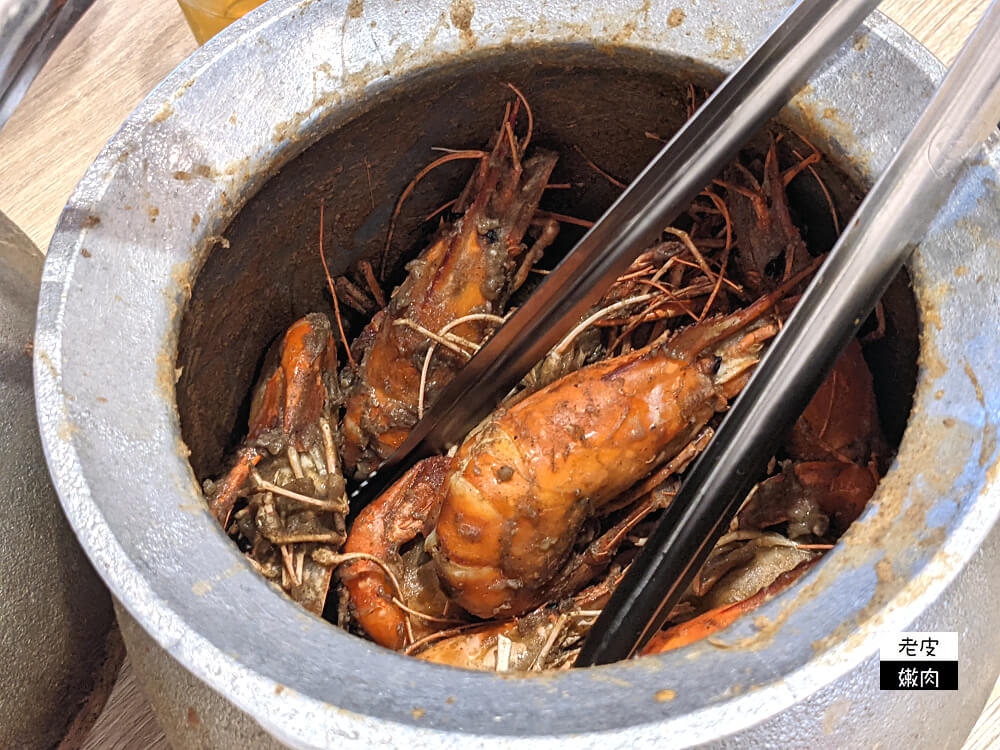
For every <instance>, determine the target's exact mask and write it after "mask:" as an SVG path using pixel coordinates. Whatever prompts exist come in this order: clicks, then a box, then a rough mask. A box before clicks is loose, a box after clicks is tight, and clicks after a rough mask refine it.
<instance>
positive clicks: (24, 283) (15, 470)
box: [0, 213, 125, 750]
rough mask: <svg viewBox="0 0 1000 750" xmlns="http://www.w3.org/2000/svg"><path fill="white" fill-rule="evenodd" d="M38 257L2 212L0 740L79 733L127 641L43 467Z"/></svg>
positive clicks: (43, 744)
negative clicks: (36, 353)
mask: <svg viewBox="0 0 1000 750" xmlns="http://www.w3.org/2000/svg"><path fill="white" fill-rule="evenodd" d="M42 261H43V256H42V254H41V253H40V252H39V251H38V249H37V248H36V247H35V246H34V244H32V242H31V241H30V240H29V239H28V237H27V235H25V234H24V233H23V232H22V231H21V230H20V229H18V228H17V226H15V224H14V223H13V222H12V221H10V219H8V218H7V217H6V216H4V215H3V214H2V213H0V404H2V405H3V406H2V408H0V675H2V676H3V677H2V681H3V689H0V747H3V748H15V747H16V748H24V749H25V750H43V749H44V748H51V747H56V746H57V745H60V743H65V744H63V745H62V746H63V747H74V746H76V745H77V744H78V743H80V742H82V740H83V737H84V736H85V735H86V733H87V731H88V730H89V728H90V726H91V725H92V724H93V723H94V721H95V720H96V718H97V715H98V714H99V713H100V711H101V708H103V706H104V703H105V701H106V700H107V697H108V694H109V693H110V692H111V686H112V684H113V682H114V676H115V674H116V673H117V671H118V667H119V665H120V664H121V660H122V657H123V656H124V653H125V650H124V646H123V645H122V642H121V637H120V636H119V634H118V629H117V628H116V627H115V620H114V614H113V613H112V611H111V597H110V596H109V595H108V592H107V589H105V587H104V584H103V583H102V582H101V579H100V578H98V576H97V574H96V573H95V572H94V570H93V568H92V567H91V565H90V563H89V562H88V561H87V558H86V556H85V555H84V554H83V551H82V550H81V549H80V545H79V544H78V543H77V541H76V537H75V536H74V534H73V531H72V529H71V528H70V527H69V524H67V523H66V518H65V516H64V515H63V512H62V508H60V506H59V499H58V497H57V496H56V493H55V491H54V490H53V489H52V484H51V482H50V481H49V475H48V471H47V470H46V467H45V457H44V455H43V454H42V444H41V440H40V439H39V436H38V425H37V422H36V420H35V398H34V392H33V389H32V376H31V343H32V338H33V335H34V330H33V329H34V325H35V307H36V303H37V299H38V285H39V282H40V281H41V276H42Z"/></svg>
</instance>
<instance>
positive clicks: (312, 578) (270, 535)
mask: <svg viewBox="0 0 1000 750" xmlns="http://www.w3.org/2000/svg"><path fill="white" fill-rule="evenodd" d="M336 367H337V360H336V349H335V347H334V343H333V336H332V332H331V329H330V322H329V320H327V318H326V317H325V316H323V315H321V314H319V313H312V314H310V315H307V316H306V317H304V318H302V319H300V320H298V321H296V322H295V323H293V324H292V325H291V327H289V328H288V330H287V331H286V333H285V335H284V336H283V337H282V338H281V340H280V342H279V344H278V345H277V346H276V347H275V348H274V349H272V351H271V352H270V354H269V355H268V357H267V361H266V363H265V366H264V376H263V377H262V378H261V380H260V382H259V383H258V385H257V387H256V389H255V391H254V395H253V399H252V402H251V407H250V428H249V434H248V435H247V438H246V440H245V441H244V443H243V446H242V447H241V449H240V451H239V452H238V454H237V456H236V460H235V463H234V465H233V467H232V468H231V469H230V470H229V472H228V473H227V474H226V475H225V476H224V477H223V478H222V479H221V480H219V481H218V482H214V483H213V482H207V483H206V494H207V495H208V503H209V508H210V509H211V511H212V513H213V514H214V515H215V517H216V518H217V519H218V521H219V523H220V524H221V525H222V526H223V528H225V529H226V530H227V531H228V532H229V533H230V534H232V535H234V536H235V537H236V538H237V539H238V540H239V541H240V544H241V547H242V548H243V549H244V551H245V552H246V554H247V555H248V557H249V558H250V560H251V562H252V563H253V564H254V565H255V567H257V568H258V570H260V572H261V573H262V574H263V575H264V576H265V577H266V578H269V579H271V580H274V581H275V582H276V583H279V585H281V587H282V588H283V589H284V590H285V591H286V592H287V593H288V594H289V595H290V596H291V597H292V599H294V600H295V601H297V602H299V603H300V604H302V606H304V607H305V608H306V609H308V610H310V611H311V612H313V613H315V614H317V615H318V614H321V613H322V611H323V607H324V604H325V602H326V595H327V591H328V589H329V586H330V579H331V575H332V572H333V568H332V567H331V566H330V565H329V564H328V563H326V562H325V561H324V559H323V555H324V553H327V552H330V551H332V550H336V549H338V548H339V547H340V545H341V544H343V542H344V540H345V538H346V536H347V535H346V525H345V516H346V514H347V510H348V503H347V496H346V493H345V485H344V478H343V475H342V474H341V471H340V466H339V462H338V459H337V451H336V447H335V441H336V438H335V427H334V425H335V421H334V420H333V418H332V410H333V408H334V406H335V404H336V402H337V386H336ZM240 498H247V499H248V501H247V505H246V506H245V507H243V508H241V509H240V510H238V511H236V513H233V509H234V506H235V505H236V502H237V500H239V499H240Z"/></svg>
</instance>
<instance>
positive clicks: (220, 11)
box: [177, 0, 264, 44]
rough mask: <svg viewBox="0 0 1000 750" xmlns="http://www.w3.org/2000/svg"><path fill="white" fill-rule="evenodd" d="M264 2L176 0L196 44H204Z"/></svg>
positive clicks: (249, 0)
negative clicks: (196, 41)
mask: <svg viewBox="0 0 1000 750" xmlns="http://www.w3.org/2000/svg"><path fill="white" fill-rule="evenodd" d="M263 3H264V0H177V4H178V5H180V6H181V11H183V13H184V18H186V19H187V22H188V26H190V27H191V31H193V32H194V38H195V39H197V40H198V44H204V43H205V42H207V41H208V40H209V39H211V38H212V37H213V36H215V35H216V34H218V33H219V32H220V31H222V30H223V29H224V28H226V27H227V26H228V25H229V24H231V23H232V22H233V21H235V20H236V19H238V18H242V17H243V16H245V15H246V14H247V13H249V12H250V11H252V10H253V9H254V8H256V7H257V6H258V5H261V4H263Z"/></svg>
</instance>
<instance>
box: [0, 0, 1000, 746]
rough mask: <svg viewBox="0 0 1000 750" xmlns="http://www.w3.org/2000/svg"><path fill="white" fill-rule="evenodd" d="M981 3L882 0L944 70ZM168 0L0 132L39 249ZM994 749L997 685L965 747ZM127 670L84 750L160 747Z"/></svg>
mask: <svg viewBox="0 0 1000 750" xmlns="http://www.w3.org/2000/svg"><path fill="white" fill-rule="evenodd" d="M988 2H989V0H886V1H885V2H884V3H883V4H882V10H883V11H884V12H886V13H888V15H889V16H891V17H892V18H893V19H894V20H896V21H897V22H898V23H899V24H900V25H902V26H903V27H904V28H906V29H907V30H908V31H910V33H912V34H913V35H914V36H916V37H917V39H919V40H920V41H921V42H923V43H924V44H925V45H926V46H927V47H928V48H930V50H931V51H932V52H934V54H936V55H937V56H938V57H939V58H941V59H942V60H943V61H945V62H946V63H949V62H951V60H952V59H953V58H954V56H955V54H956V53H957V51H958V48H959V47H960V46H961V44H962V42H963V41H964V40H965V38H966V36H968V34H969V32H970V31H971V30H972V28H973V26H974V25H975V23H976V21H977V20H978V19H979V17H980V16H981V15H982V12H983V10H984V9H985V8H986V6H987V5H988ZM195 46H196V45H195V42H194V39H193V37H192V36H191V33H190V31H188V29H187V27H186V26H185V25H184V19H183V17H182V16H181V12H180V9H179V8H178V6H177V4H176V2H175V1H174V0H141V2H140V1H139V0H132V1H130V0H96V2H95V3H94V5H93V7H92V8H91V9H90V10H89V11H88V12H87V14H86V15H85V16H84V17H83V19H82V20H81V21H80V23H79V24H78V25H77V26H76V28H75V29H73V31H72V32H71V34H70V37H69V38H68V39H67V40H66V42H65V43H63V44H62V46H61V47H60V48H59V50H57V52H56V54H55V55H54V56H53V57H52V59H51V60H50V61H49V64H48V65H47V66H46V68H45V69H44V70H43V71H42V73H41V75H40V76H39V77H38V79H37V80H36V81H35V83H34V85H33V86H32V88H31V91H30V92H29V94H28V97H27V99H26V100H25V101H24V103H23V104H22V105H21V108H20V109H19V110H18V111H17V112H16V113H15V115H14V117H13V118H12V119H11V120H10V122H9V123H8V124H7V126H6V127H5V128H4V130H3V131H0V164H2V165H3V177H2V179H0V210H2V211H4V212H5V213H6V214H7V215H8V216H10V217H11V218H12V219H13V220H14V221H15V222H16V223H17V224H19V225H20V226H21V228H22V229H24V231H25V232H26V233H27V234H28V236H29V237H31V239H32V240H34V242H35V243H36V244H37V245H38V246H39V247H40V248H42V249H43V250H44V249H45V248H46V247H48V242H49V238H50V237H51V235H52V232H53V230H54V229H55V225H56V221H57V219H58V218H59V212H60V211H61V210H62V207H63V205H64V204H65V202H66V200H67V198H69V195H70V193H71V192H72V191H73V187H74V186H75V185H76V183H77V181H78V180H79V179H80V177H81V176H82V175H83V173H84V171H85V170H86V168H87V166H88V165H89V164H90V163H91V161H93V159H94V157H95V156H97V153H98V151H100V149H101V148H102V147H103V146H104V143H105V142H106V141H107V140H108V138H109V137H110V136H111V135H112V134H113V133H114V131H115V130H116V129H117V127H118V126H119V125H120V124H121V122H122V121H123V120H124V119H125V118H126V117H127V116H128V114H129V112H131V111H132V109H133V108H134V107H135V106H136V105H137V104H138V103H139V102H140V101H141V99H142V98H143V97H144V96H145V95H146V94H147V93H148V92H149V91H150V89H152V88H153V86H155V85H156V84H157V83H158V82H159V81H160V80H161V79H162V78H163V77H164V76H166V75H167V73H169V72H170V71H171V70H172V69H173V68H174V67H175V66H176V65H177V64H178V63H180V62H181V61H182V60H183V59H184V58H185V57H186V56H187V55H188V54H189V53H191V52H192V51H193V50H194V49H195ZM997 745H1000V682H998V685H997V688H996V689H994V691H993V695H992V697H991V699H990V703H989V704H988V705H987V707H986V710H985V711H984V712H983V714H982V717H981V718H980V720H979V723H978V724H977V725H976V727H975V729H973V731H972V734H971V735H970V736H969V739H968V742H967V743H966V746H965V749H964V750H985V749H986V748H989V747H996V746H997ZM167 748H168V746H167V743H166V740H165V739H164V738H163V735H162V733H161V732H160V730H159V727H158V726H157V725H156V720H155V719H154V718H153V717H152V715H151V713H150V711H149V708H148V706H147V705H146V702H145V700H144V699H143V697H142V695H141V694H140V693H139V692H138V690H137V689H136V686H135V683H134V681H133V680H132V678H131V672H130V669H129V666H128V664H126V665H125V667H124V668H123V670H122V675H121V678H120V679H119V681H118V685H117V686H116V688H115V691H114V693H113V694H112V697H111V700H110V702H109V704H108V707H107V709H106V710H105V712H104V714H103V715H102V717H101V719H100V721H99V722H98V725H97V726H96V727H95V729H94V732H93V733H92V735H91V737H90V739H89V740H88V742H87V745H86V750H167Z"/></svg>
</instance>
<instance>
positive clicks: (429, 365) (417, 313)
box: [342, 98, 558, 477]
mask: <svg viewBox="0 0 1000 750" xmlns="http://www.w3.org/2000/svg"><path fill="white" fill-rule="evenodd" d="M521 101H523V98H522V99H521ZM519 103H520V102H519ZM519 103H518V104H515V105H514V106H513V107H511V106H509V105H508V109H507V113H506V115H505V117H504V120H503V123H502V125H501V128H500V131H499V133H498V134H497V137H496V142H495V144H494V146H493V149H492V151H491V152H490V153H489V154H486V155H484V156H482V158H480V160H479V164H478V166H477V168H476V171H475V173H474V174H473V176H472V178H471V180H470V181H469V183H468V185H466V188H465V190H464V191H463V193H462V195H461V196H460V197H459V198H458V200H457V201H455V203H454V205H453V206H452V209H451V210H452V213H453V214H458V215H459V218H458V219H456V220H455V221H453V222H451V223H443V224H442V226H441V228H440V229H439V231H438V232H437V234H436V236H435V238H434V239H433V241H432V242H431V244H430V246H429V247H428V248H427V249H426V250H425V251H424V252H423V253H422V254H421V255H420V256H419V257H418V258H417V260H415V261H413V262H411V264H410V265H409V266H408V270H409V275H408V276H407V278H406V280H405V281H404V282H403V284H402V285H401V286H400V287H399V288H398V289H397V290H396V292H395V293H394V294H393V296H392V299H391V300H390V301H389V304H388V307H386V308H385V309H384V310H383V311H382V312H380V313H379V314H378V315H377V316H376V317H375V318H374V319H373V320H372V322H371V324H370V325H369V327H368V328H367V329H366V330H365V331H364V332H363V333H362V334H361V336H360V337H359V340H358V342H357V343H356V345H355V346H359V347H360V348H362V349H363V356H362V358H361V362H360V363H359V365H358V368H357V370H356V371H354V372H352V373H350V374H349V375H348V379H349V381H350V382H349V385H348V394H347V402H346V411H345V414H344V419H343V425H342V429H343V433H344V449H343V457H344V463H345V465H346V466H347V468H348V469H349V470H351V471H353V472H354V474H355V476H358V477H364V476H367V475H368V474H369V473H371V472H372V471H373V470H375V469H377V468H378V466H379V465H380V464H381V462H382V461H383V460H384V459H385V458H386V457H388V456H389V455H390V454H391V453H392V452H393V451H394V450H395V449H396V448H398V447H399V445H400V444H401V443H402V441H403V440H404V439H405V438H406V435H407V434H408V432H409V430H410V429H411V428H412V427H413V425H414V424H415V423H416V422H417V419H418V418H419V416H420V410H421V409H420V407H421V405H422V401H423V399H425V398H426V399H427V401H428V403H429V402H430V401H432V400H433V398H434V396H435V395H436V394H437V393H438V392H439V391H440V389H441V388H442V387H443V386H444V385H446V384H447V383H448V382H449V381H450V380H451V379H452V378H453V377H454V375H455V373H456V372H457V371H458V369H459V368H460V367H461V366H462V365H464V364H465V362H466V360H467V359H468V357H469V356H471V354H472V351H470V349H472V348H474V347H475V346H476V344H477V343H478V342H480V341H482V339H483V338H484V337H485V336H486V334H487V333H488V331H489V330H491V329H492V328H495V327H496V325H497V324H498V323H499V322H500V320H501V318H500V317H499V315H502V313H503V308H504V305H505V304H506V301H507V299H508V298H509V296H510V294H511V293H512V292H513V291H514V290H516V289H517V288H518V287H519V286H520V285H521V284H523V282H524V281H525V278H526V277H527V273H528V270H529V269H530V268H531V266H532V264H533V263H534V261H535V260H537V258H538V256H539V255H540V254H541V252H542V251H543V250H544V249H545V247H546V246H547V245H549V244H550V243H551V242H552V241H553V240H554V239H555V235H556V233H557V231H558V224H556V223H555V222H554V221H549V222H546V223H543V224H542V226H541V229H540V231H539V232H538V235H537V237H536V239H535V240H534V243H533V244H532V246H531V247H530V248H526V247H525V245H524V244H523V242H522V240H523V239H524V237H525V235H526V233H527V231H528V229H529V226H530V225H531V224H532V221H533V220H534V217H535V211H536V209H537V208H538V202H539V200H540V199H541V196H542V192H543V191H544V189H545V186H546V185H547V183H548V180H549V175H550V174H551V173H552V169H553V168H554V167H555V163H556V159H557V156H556V154H554V153H552V152H549V151H543V150H542V149H535V150H534V153H533V154H532V155H531V156H527V155H526V151H527V148H528V144H529V141H530V137H531V113H530V110H528V122H529V126H528V133H527V134H526V135H525V136H524V137H523V138H522V139H520V140H518V139H517V138H516V137H515V135H514V128H515V125H516V121H517V116H518V109H519ZM525 108H526V109H527V105H526V102H525ZM450 156H453V155H449V157H450ZM445 158H448V157H445ZM456 321H462V322H461V323H460V324H459V325H457V326H455V325H454V324H455V322H456ZM449 325H451V329H450V330H443V329H445V328H446V326H449ZM439 332H440V333H439ZM432 341H433V342H437V343H440V344H441V346H440V347H439V352H440V353H439V355H438V356H436V357H435V358H434V359H433V360H431V358H430V356H429V354H426V353H427V352H428V349H429V347H430V346H431V345H432Z"/></svg>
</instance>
